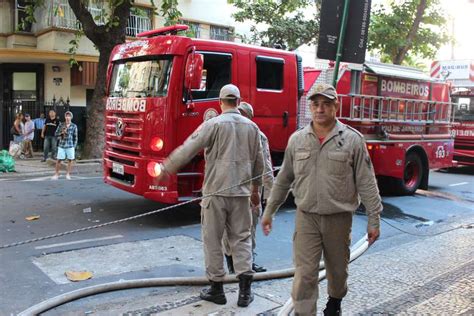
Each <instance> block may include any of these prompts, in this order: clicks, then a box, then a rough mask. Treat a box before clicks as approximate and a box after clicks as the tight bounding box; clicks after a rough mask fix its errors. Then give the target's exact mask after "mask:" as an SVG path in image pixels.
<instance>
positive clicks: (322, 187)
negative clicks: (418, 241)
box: [263, 121, 382, 228]
mask: <svg viewBox="0 0 474 316" xmlns="http://www.w3.org/2000/svg"><path fill="white" fill-rule="evenodd" d="M292 186H293V195H294V196H295V202H296V205H297V206H298V210H300V211H304V212H310V213H318V214H321V215H328V214H334V213H340V212H354V211H355V210H356V209H357V207H358V206H359V202H360V201H362V203H364V205H365V207H366V210H367V215H368V219H369V221H368V226H369V227H373V228H378V227H379V226H380V212H381V211H382V202H381V198H380V195H379V191H378V188H377V183H376V180H375V175H374V170H373V166H372V162H371V160H370V157H369V154H368V152H367V148H366V146H365V141H364V138H363V136H362V135H361V134H360V133H359V132H357V131H356V130H354V129H352V128H351V127H348V126H347V125H345V124H343V123H341V122H339V121H337V122H336V126H335V127H334V128H333V130H332V131H331V132H330V133H329V134H328V135H327V137H326V138H325V140H324V142H323V144H320V142H319V139H318V137H317V135H315V133H314V132H313V129H312V125H311V124H309V125H308V126H306V127H305V128H304V129H302V130H299V131H297V132H295V133H294V134H293V135H292V136H291V137H290V139H289V141H288V146H287V148H286V150H285V157H284V160H283V164H282V168H281V170H280V172H279V174H278V176H277V177H276V180H275V183H274V184H273V189H272V192H271V194H270V199H269V201H268V203H267V207H266V209H265V213H264V215H263V216H264V217H271V216H273V214H274V213H275V212H276V211H277V210H278V208H279V207H280V206H281V204H283V202H284V201H285V200H286V197H287V195H288V192H289V190H290V188H291V187H292Z"/></svg>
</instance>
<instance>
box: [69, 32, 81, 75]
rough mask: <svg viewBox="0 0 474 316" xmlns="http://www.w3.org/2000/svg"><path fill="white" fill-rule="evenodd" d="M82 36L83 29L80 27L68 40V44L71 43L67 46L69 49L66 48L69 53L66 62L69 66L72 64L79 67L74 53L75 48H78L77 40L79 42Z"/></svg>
mask: <svg viewBox="0 0 474 316" xmlns="http://www.w3.org/2000/svg"><path fill="white" fill-rule="evenodd" d="M82 36H84V30H83V29H82V28H80V29H79V30H78V31H77V32H76V33H75V34H74V38H73V39H72V40H70V41H69V45H71V46H69V49H68V53H69V55H70V58H69V61H68V62H69V67H71V68H72V67H73V66H74V65H76V66H78V67H79V63H78V62H77V60H76V53H77V50H78V49H79V42H80V40H81V38H82Z"/></svg>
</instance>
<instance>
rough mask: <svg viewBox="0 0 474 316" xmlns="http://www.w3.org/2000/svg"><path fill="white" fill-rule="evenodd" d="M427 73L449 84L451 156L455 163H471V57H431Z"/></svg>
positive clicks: (473, 140)
mask: <svg viewBox="0 0 474 316" xmlns="http://www.w3.org/2000/svg"><path fill="white" fill-rule="evenodd" d="M431 77H432V78H434V79H437V80H440V79H443V80H445V81H448V82H449V83H450V84H451V97H452V101H453V103H454V122H453V126H452V130H451V132H452V133H453V137H455V138H454V160H455V161H457V163H458V165H471V166H474V60H470V59H464V60H440V61H434V62H433V63H432V64H431Z"/></svg>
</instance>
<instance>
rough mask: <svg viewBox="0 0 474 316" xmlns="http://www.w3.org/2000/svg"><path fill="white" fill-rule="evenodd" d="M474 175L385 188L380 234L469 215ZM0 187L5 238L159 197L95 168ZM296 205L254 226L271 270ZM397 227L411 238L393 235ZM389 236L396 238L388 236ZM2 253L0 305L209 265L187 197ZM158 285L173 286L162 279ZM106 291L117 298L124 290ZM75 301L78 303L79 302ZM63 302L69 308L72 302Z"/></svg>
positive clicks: (70, 224)
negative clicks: (412, 190) (86, 276)
mask: <svg viewBox="0 0 474 316" xmlns="http://www.w3.org/2000/svg"><path fill="white" fill-rule="evenodd" d="M473 175H474V169H470V168H460V169H456V170H450V171H448V172H432V173H431V174H430V189H429V190H428V191H426V192H423V191H419V192H417V194H415V195H414V196H407V197H384V199H383V200H384V212H383V218H384V220H385V221H386V222H384V223H383V225H382V236H381V239H384V240H385V241H388V242H385V243H384V247H397V246H399V245H400V243H403V242H404V240H406V241H407V242H408V241H409V240H410V235H408V234H405V233H402V232H401V231H400V230H398V229H395V228H394V227H392V226H390V225H389V224H391V225H393V226H395V227H397V228H399V229H402V230H405V231H408V232H413V233H418V234H423V233H436V232H440V231H442V230H443V229H447V228H449V227H452V225H454V224H459V223H463V218H464V217H468V216H472V215H473V214H474V177H473ZM0 192H1V193H0V198H1V205H0V244H2V245H5V244H9V243H14V242H17V241H22V240H26V239H31V238H37V237H41V236H47V235H51V234H55V233H60V232H63V231H69V230H74V229H78V228H82V227H86V226H91V225H96V224H101V223H105V222H109V221H114V220H118V219H121V218H125V217H129V216H134V215H138V214H142V213H145V212H148V211H151V210H155V209H158V208H160V207H162V205H159V204H157V203H155V202H152V201H148V200H145V199H143V198H142V197H140V196H135V195H132V194H129V193H126V192H123V191H120V190H118V189H115V188H113V187H110V186H107V185H105V184H103V182H102V180H101V178H99V177H97V175H92V174H91V175H90V176H88V175H83V176H81V177H74V178H73V180H72V181H66V180H58V181H50V180H49V178H48V177H40V178H28V177H26V178H16V179H8V180H4V181H2V179H1V178H0ZM294 212H295V207H294V205H293V204H292V203H287V204H286V205H285V206H284V207H283V208H282V209H281V211H280V212H279V213H278V214H277V217H276V219H275V222H274V230H273V232H272V234H271V235H270V236H269V237H264V236H263V235H262V233H261V231H260V230H259V231H258V236H257V240H258V247H257V253H258V256H257V259H256V261H257V263H259V264H261V265H263V266H265V267H267V268H268V269H269V270H275V269H280V268H288V267H291V265H292V261H291V240H292V235H293V219H294ZM32 215H39V216H40V217H39V218H38V219H37V220H34V221H28V220H26V219H25V218H26V217H28V216H32ZM387 223H388V224H387ZM365 227H366V218H365V216H363V215H355V216H354V224H353V240H354V241H357V240H358V239H359V238H361V237H362V236H363V235H364V233H365ZM400 235H405V236H406V238H392V237H394V236H400ZM392 239H393V240H394V242H393V243H390V242H389V241H390V240H392ZM395 240H396V242H395ZM373 251H376V249H374V250H373ZM0 262H1V263H2V264H1V266H0V311H1V312H0V314H1V315H9V314H10V313H17V312H20V311H22V310H24V309H26V308H27V307H29V306H31V305H33V304H36V303H38V302H40V301H42V300H44V299H47V298H50V297H52V296H56V295H58V294H60V293H63V292H67V291H70V290H73V289H77V288H80V287H83V286H88V285H93V284H100V283H104V282H110V281H117V280H120V279H136V278H146V277H161V276H201V275H204V270H203V264H202V250H201V243H200V212H199V208H198V207H197V206H196V205H194V206H187V207H182V208H178V209H173V210H169V211H165V212H162V213H159V214H155V215H152V216H147V217H143V218H140V219H136V220H133V221H128V222H125V223H120V224H117V225H112V226H107V227H103V228H100V229H95V230H90V231H86V232H81V233H77V234H72V235H67V236H63V237H58V238H54V239H49V240H45V241H41V242H37V243H31V244H27V245H23V246H18V247H15V248H8V249H2V250H0ZM66 270H76V271H77V270H87V271H92V272H93V273H94V277H93V278H92V279H91V280H88V281H83V282H79V283H72V282H69V281H68V280H67V279H66V278H65V277H64V272H65V271H66ZM153 291H155V292H156V291H159V292H160V291H161V292H163V293H164V294H165V293H166V292H167V290H166V289H154V290H153ZM128 294H129V293H128ZM128 294H127V295H128ZM107 295H108V296H107V297H108V298H110V299H117V300H120V299H121V296H122V295H123V294H121V293H113V294H107ZM104 297H105V296H104V295H102V296H101V299H102V300H103V299H104ZM91 300H94V298H91ZM73 304H75V305H76V306H77V305H78V304H81V302H75V303H73ZM61 310H62V311H67V310H68V309H67V305H65V306H63V307H62V309H61ZM50 313H51V314H54V311H52V312H50ZM46 314H49V313H46ZM58 314H60V313H59V312H58Z"/></svg>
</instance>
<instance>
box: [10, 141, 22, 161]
mask: <svg viewBox="0 0 474 316" xmlns="http://www.w3.org/2000/svg"><path fill="white" fill-rule="evenodd" d="M8 153H9V154H10V155H11V156H12V157H14V158H15V157H19V156H20V155H21V144H19V143H15V142H14V141H10V147H9V149H8Z"/></svg>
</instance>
